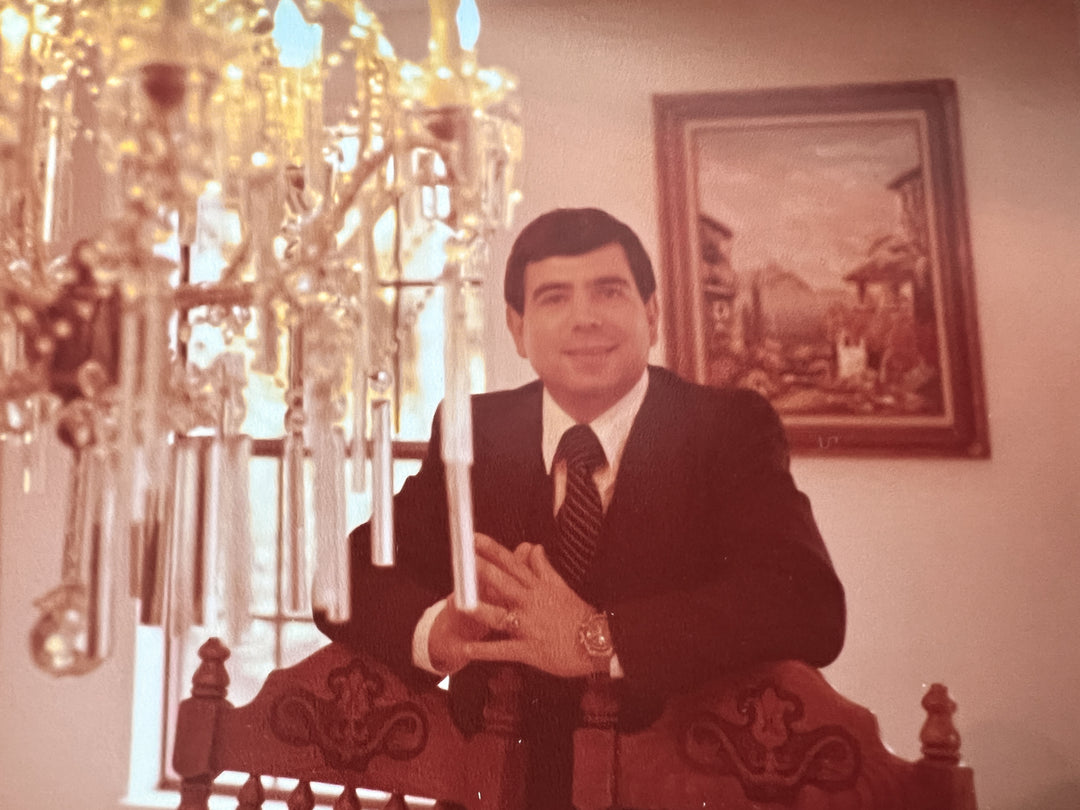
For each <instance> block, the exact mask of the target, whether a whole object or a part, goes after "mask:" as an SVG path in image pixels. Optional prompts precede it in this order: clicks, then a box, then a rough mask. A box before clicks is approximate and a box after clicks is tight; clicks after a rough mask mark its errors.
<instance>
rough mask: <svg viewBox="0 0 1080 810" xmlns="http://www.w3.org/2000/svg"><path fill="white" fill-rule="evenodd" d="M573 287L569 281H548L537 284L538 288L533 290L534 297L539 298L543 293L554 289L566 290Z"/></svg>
mask: <svg viewBox="0 0 1080 810" xmlns="http://www.w3.org/2000/svg"><path fill="white" fill-rule="evenodd" d="M570 287H571V285H570V283H569V282H567V281H548V282H545V283H544V284H539V285H537V287H536V289H534V290H533V291H532V296H531V297H532V298H539V297H540V296H541V295H543V294H544V293H547V292H552V291H565V290H569V289H570Z"/></svg>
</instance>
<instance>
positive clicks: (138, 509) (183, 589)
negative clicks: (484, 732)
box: [0, 0, 521, 674]
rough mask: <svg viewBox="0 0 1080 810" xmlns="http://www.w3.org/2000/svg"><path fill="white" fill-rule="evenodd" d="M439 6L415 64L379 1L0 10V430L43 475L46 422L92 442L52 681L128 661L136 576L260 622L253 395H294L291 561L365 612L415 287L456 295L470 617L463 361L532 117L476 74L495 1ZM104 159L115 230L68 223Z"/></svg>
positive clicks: (286, 493)
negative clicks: (349, 517) (372, 6)
mask: <svg viewBox="0 0 1080 810" xmlns="http://www.w3.org/2000/svg"><path fill="white" fill-rule="evenodd" d="M430 18H431V35H430V44H429V54H428V56H427V58H426V59H425V60H424V61H422V62H420V63H413V62H409V61H407V60H404V59H402V58H399V57H398V56H396V55H395V53H394V51H393V49H392V48H391V46H390V44H389V43H388V42H387V40H386V38H385V36H384V35H383V33H382V29H381V25H380V23H379V21H378V20H377V18H376V17H375V16H374V15H373V14H372V13H371V12H370V11H369V10H368V9H367V8H366V7H365V5H364V4H363V3H362V2H360V0H280V3H279V4H278V5H277V7H276V9H272V8H268V7H266V6H264V5H263V4H262V3H260V2H255V0H67V1H66V2H64V1H63V0H56V1H54V2H29V1H28V0H16V2H14V3H12V2H8V3H5V4H4V5H3V10H2V12H0V21H2V40H0V59H2V62H3V76H2V79H0V81H2V84H0V88H2V90H0V438H2V439H3V440H4V441H5V446H6V447H7V448H9V450H11V449H14V450H15V451H17V452H18V453H19V454H20V457H21V458H22V459H23V460H24V461H23V465H24V469H23V477H24V481H25V482H26V483H25V486H27V487H33V486H41V475H39V474H38V471H37V469H36V466H35V465H36V464H37V462H36V461H35V459H36V458H37V457H38V455H39V454H38V453H37V452H36V451H35V448H38V447H41V446H42V445H43V437H44V434H45V432H47V431H56V433H57V435H58V436H59V438H60V439H61V440H62V441H63V442H64V443H65V444H66V445H68V446H69V447H70V448H71V450H72V453H73V464H72V474H71V481H70V492H69V508H68V513H67V516H66V528H65V534H64V549H63V562H62V577H61V580H62V581H61V583H60V585H59V586H58V587H57V588H56V589H54V590H53V591H51V592H50V593H48V594H46V595H45V596H44V597H42V598H41V599H40V600H39V603H38V604H39V607H40V608H41V611H42V613H41V618H40V620H39V621H38V623H37V625H36V626H35V628H34V630H33V632H32V638H31V647H32V651H33V655H34V658H35V660H36V661H37V663H38V664H39V665H40V666H42V667H43V668H45V669H46V670H48V671H50V672H53V673H55V674H77V673H80V672H85V671H88V670H90V669H92V668H93V667H94V666H96V665H97V664H98V663H99V662H100V661H101V660H102V659H103V658H104V657H105V656H106V655H107V654H108V650H109V627H110V619H109V616H110V606H111V603H112V601H113V592H114V590H116V589H117V588H119V587H120V586H121V584H122V583H123V584H124V587H125V588H126V587H128V586H127V583H128V582H130V583H131V585H130V589H131V591H132V593H133V595H135V596H139V597H141V598H142V599H143V601H144V604H143V605H142V612H143V615H144V617H145V616H151V617H153V618H155V619H157V620H163V621H171V622H173V623H178V624H179V625H183V624H185V623H191V622H193V621H195V620H196V619H198V620H201V621H203V622H205V623H208V624H211V623H213V622H215V621H217V622H221V623H224V624H225V625H235V624H236V623H237V622H240V621H242V614H243V613H245V612H246V608H247V606H246V604H245V599H246V596H245V592H244V580H245V577H244V571H245V569H247V570H249V569H250V566H251V560H250V548H251V544H250V538H249V537H248V533H249V530H248V520H247V519H246V517H245V514H246V511H247V508H248V507H247V489H248V486H247V470H248V466H249V465H248V462H249V460H250V456H251V453H252V443H253V440H252V438H251V437H250V435H249V433H248V431H247V430H246V427H245V424H246V420H247V419H248V405H249V403H250V401H251V397H252V392H253V391H254V390H256V389H258V390H259V391H267V390H272V391H277V398H278V400H279V402H280V409H279V411H278V414H279V416H280V426H279V428H278V434H277V435H278V438H277V439H276V441H278V442H279V445H278V452H280V455H281V459H282V481H281V493H280V497H281V502H282V516H283V520H282V525H283V531H284V534H285V542H286V543H287V544H288V546H289V547H290V549H291V553H292V555H293V557H294V558H295V559H297V560H304V559H309V560H312V563H311V565H310V566H309V569H310V572H311V573H309V574H303V572H301V571H297V572H294V574H295V575H297V576H301V577H306V581H308V582H310V600H311V605H310V606H311V607H313V608H315V609H321V610H325V611H327V613H328V614H329V616H330V617H331V618H335V619H339V620H340V619H344V618H346V617H347V613H348V601H349V597H348V594H349V587H348V581H347V576H348V563H347V549H346V535H347V528H348V527H347V526H346V519H345V508H344V503H345V492H346V488H347V487H352V488H353V489H354V490H357V491H366V492H367V493H368V494H369V495H370V498H371V503H372V507H373V516H372V520H373V554H374V556H375V562H376V564H381V565H390V564H392V563H393V526H392V517H391V510H390V496H391V477H390V459H391V445H390V442H391V439H392V436H393V433H394V419H395V415H397V414H398V413H399V411H400V408H401V402H402V399H403V398H404V397H406V396H407V394H408V385H409V383H408V380H409V379H410V377H411V376H412V372H411V371H410V368H409V366H410V364H416V363H419V362H420V358H418V357H416V356H409V355H408V353H407V352H403V351H402V346H403V345H405V344H407V343H408V335H407V333H408V330H409V328H410V324H409V319H408V318H407V317H402V316H401V313H402V299H403V296H404V294H405V293H406V292H408V291H409V290H412V289H414V288H421V289H423V290H426V291H428V292H429V293H431V296H430V300H437V299H438V298H441V300H442V306H443V307H444V319H443V320H444V324H445V334H444V338H443V343H444V346H445V353H444V357H443V358H440V361H441V362H442V363H443V365H444V369H445V396H444V404H443V407H442V411H441V418H442V437H443V438H442V453H443V456H444V458H445V459H446V462H447V490H448V499H449V501H448V502H449V505H450V513H451V524H452V527H453V530H452V535H453V559H454V566H455V592H456V593H457V595H458V596H457V598H458V599H459V600H460V601H461V604H462V606H463V607H464V608H466V609H468V608H469V607H471V606H474V605H475V604H476V599H477V596H476V583H475V566H474V559H473V555H472V548H471V543H472V524H471V521H472V504H471V496H470V492H469V487H468V475H469V466H470V463H471V453H472V428H471V422H470V410H469V398H468V395H469V391H470V388H471V379H470V365H471V364H473V365H474V364H475V361H476V359H477V358H478V355H479V345H478V329H479V325H480V324H479V321H478V317H479V310H480V305H479V283H480V281H481V277H482V271H483V269H484V265H485V259H486V252H485V245H486V241H487V239H488V238H489V237H490V235H491V234H492V232H493V231H494V230H495V229H498V228H501V227H506V226H507V225H508V224H509V220H510V216H511V213H512V208H513V203H514V202H515V201H516V198H517V192H516V191H515V190H514V182H513V171H514V168H515V166H516V164H517V162H518V161H519V159H520V154H521V130H520V126H519V122H518V116H517V111H516V107H515V100H514V80H513V79H512V78H511V77H510V76H508V75H507V74H505V73H503V72H501V71H499V70H495V69H490V68H481V67H479V66H478V64H477V61H476V56H475V52H474V47H475V42H476V37H477V33H478V29H479V18H478V14H477V11H476V7H475V4H474V3H472V2H471V0H462V2H460V3H458V2H457V0H430ZM342 88H345V90H344V91H343V90H342ZM87 155H89V157H90V160H89V161H88V160H87V159H86V156H87ZM80 156H82V160H79V159H78V158H80ZM87 163H89V164H92V165H93V166H94V167H100V185H101V190H100V194H99V195H96V196H95V197H94V199H95V200H100V207H101V209H102V211H103V212H104V218H103V221H104V225H103V226H102V227H100V228H97V229H95V232H94V233H76V232H75V227H74V225H73V223H74V221H75V218H74V217H73V216H72V206H73V204H74V201H75V200H77V199H78V200H81V201H83V202H82V204H85V201H86V200H87V199H90V196H89V195H88V194H87V193H86V190H85V188H81V187H80V183H83V182H85V175H86V170H85V166H86V164H87ZM80 167H82V168H81V169H80ZM80 172H82V174H80ZM427 361H428V362H430V358H427ZM365 459H370V474H366V472H365V467H366V464H365ZM349 469H351V470H352V475H351V476H347V475H346V472H347V470H349ZM305 476H307V478H306V479H305ZM347 479H349V480H347ZM309 491H310V492H311V493H312V494H313V498H314V503H315V506H316V508H314V509H312V510H310V513H311V514H312V515H313V518H314V520H313V523H312V525H308V520H307V517H306V516H307V515H308V513H309V510H307V509H305V507H304V504H305V497H307V495H306V493H308V492H309ZM193 538H198V541H197V542H196V541H195V540H194V539H193ZM4 539H5V540H6V539H8V538H4ZM215 566H217V570H218V571H221V570H225V571H228V572H229V576H228V577H227V580H228V581H229V582H230V584H231V586H232V587H231V590H229V591H227V592H226V593H224V594H222V593H218V592H217V591H215V590H214V589H213V588H210V587H205V583H206V582H208V581H210V580H211V579H212V577H211V576H210V574H208V573H207V572H208V571H210V570H211V569H213V568H214V567H215ZM196 579H198V580H199V581H200V582H201V583H203V586H204V587H194V586H193V583H194V582H195V580H196ZM162 592H164V593H165V594H166V596H164V597H162ZM196 603H197V604H196ZM174 629H176V628H175V627H174Z"/></svg>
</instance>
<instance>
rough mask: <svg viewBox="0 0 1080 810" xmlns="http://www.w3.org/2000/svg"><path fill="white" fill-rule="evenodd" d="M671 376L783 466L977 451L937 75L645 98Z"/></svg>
mask: <svg viewBox="0 0 1080 810" xmlns="http://www.w3.org/2000/svg"><path fill="white" fill-rule="evenodd" d="M653 113H654V127H655V136H656V159H657V179H658V183H659V188H658V192H659V194H658V196H659V204H660V236H661V244H662V262H663V271H662V281H661V283H662V288H661V295H662V298H663V304H664V318H665V323H666V327H665V328H666V332H665V337H666V343H667V354H668V365H669V366H670V367H671V368H673V369H674V370H675V371H677V372H678V373H680V374H682V375H683V376H685V377H687V378H689V379H693V380H697V381H699V382H704V383H707V384H713V385H740V386H744V387H751V388H755V389H757V390H759V391H760V392H761V393H763V394H764V395H765V396H766V397H768V399H769V400H770V401H771V402H772V403H773V405H774V406H775V407H776V409H777V411H778V412H779V413H780V416H781V418H782V420H783V422H784V426H785V429H786V430H787V432H788V436H789V440H790V442H791V445H792V448H793V450H794V451H796V452H804V453H816V454H847V455H850V454H871V455H947V456H965V457H974V458H980V457H986V456H988V455H989V440H988V429H987V421H986V406H985V398H984V393H983V383H982V368H981V358H980V350H979V340H978V325H977V321H976V315H975V294H974V286H973V274H972V265H971V251H970V242H969V236H968V219H967V207H966V198H965V191H964V182H963V171H962V163H961V155H960V136H959V125H958V104H957V93H956V86H955V84H954V83H953V82H952V81H951V80H944V79H942V80H929V81H916V82H901V83H888V84H866V85H843V86H834V87H813V88H784V89H773V90H753V91H738V92H718V93H692V94H664V95H655V96H654V97H653Z"/></svg>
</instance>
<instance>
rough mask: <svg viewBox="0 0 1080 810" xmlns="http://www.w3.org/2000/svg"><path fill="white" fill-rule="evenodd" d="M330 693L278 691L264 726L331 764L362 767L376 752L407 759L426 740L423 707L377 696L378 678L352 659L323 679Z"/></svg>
mask: <svg viewBox="0 0 1080 810" xmlns="http://www.w3.org/2000/svg"><path fill="white" fill-rule="evenodd" d="M326 686H327V689H328V690H329V692H330V695H331V697H330V698H324V697H320V696H318V695H316V694H315V693H314V692H311V691H309V690H306V689H294V690H292V691H289V692H286V693H284V694H282V695H281V696H280V697H278V698H277V700H275V701H274V703H273V705H272V706H271V709H270V727H271V730H272V731H273V733H274V735H275V736H276V737H277V738H278V739H280V740H282V741H283V742H286V743H289V744H291V745H296V746H304V745H314V746H315V747H316V748H317V749H318V750H319V751H320V752H321V753H322V755H323V758H324V759H325V761H326V764H327V765H329V766H330V767H331V768H334V769H340V770H351V771H357V772H363V771H364V770H366V769H367V766H368V763H370V762H371V760H372V759H373V758H374V757H376V756H386V757H389V758H391V759H398V760H406V759H412V758H414V757H416V756H417V755H419V754H420V752H421V751H423V750H424V746H425V745H426V744H427V737H428V723H427V718H426V716H425V714H424V711H423V710H422V709H421V708H420V706H418V705H417V704H416V703H413V702H411V701H395V700H392V699H388V698H385V697H383V692H384V691H385V684H384V682H383V679H382V677H381V676H380V675H379V674H378V673H376V672H374V671H372V670H371V669H369V668H368V667H367V666H365V664H364V662H363V661H362V660H360V659H353V660H352V661H351V662H350V663H349V664H348V665H347V666H344V667H338V668H337V669H334V670H332V671H331V672H330V674H329V675H328V676H327V679H326Z"/></svg>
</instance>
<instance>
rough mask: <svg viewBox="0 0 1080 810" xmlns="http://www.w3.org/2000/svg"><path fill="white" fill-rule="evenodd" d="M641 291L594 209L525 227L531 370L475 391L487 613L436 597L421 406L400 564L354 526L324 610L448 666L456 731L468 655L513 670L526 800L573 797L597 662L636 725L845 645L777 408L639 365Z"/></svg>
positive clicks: (520, 305) (628, 258)
mask: <svg viewBox="0 0 1080 810" xmlns="http://www.w3.org/2000/svg"><path fill="white" fill-rule="evenodd" d="M655 287H656V282H655V279H654V276H653V272H652V265H651V263H650V261H649V258H648V255H647V254H646V252H645V250H644V248H643V246H642V245H641V242H640V240H639V239H638V238H637V236H636V235H635V234H634V233H633V231H632V230H631V229H630V228H628V227H627V226H626V225H624V224H623V223H621V222H619V221H618V220H616V219H614V218H613V217H611V216H610V215H608V214H606V213H604V212H602V211H599V210H596V209H558V210H555V211H552V212H549V213H547V214H544V215H543V216H541V217H539V218H537V219H536V220H534V221H533V222H532V223H530V224H529V225H528V226H526V228H525V229H524V230H523V231H522V233H521V234H520V235H519V237H518V239H517V241H516V242H515V244H514V247H513V249H512V251H511V254H510V257H509V259H508V261H507V267H506V278H505V290H504V292H505V298H506V301H507V325H508V327H509V329H510V333H511V335H512V337H513V339H514V343H515V346H516V347H517V350H518V353H519V354H520V355H521V356H522V357H525V358H527V359H528V360H529V362H530V363H531V364H532V366H533V368H534V369H535V370H536V372H537V374H538V376H539V379H538V380H536V381H534V382H532V383H529V384H527V385H525V386H522V387H521V388H518V389H516V390H512V391H499V392H494V393H490V394H482V395H478V396H475V397H474V398H473V424H474V466H473V474H472V482H473V498H474V505H475V526H476V531H477V538H476V541H477V551H478V555H479V565H478V569H479V578H480V585H481V596H482V602H483V603H482V605H481V607H480V608H479V610H477V611H475V612H473V613H470V614H465V613H463V612H461V611H459V610H458V609H457V608H456V607H455V605H454V601H453V600H452V599H448V598H446V597H447V595H448V594H449V592H450V590H451V588H452V584H451V568H450V552H449V539H448V534H449V529H448V521H447V509H446V503H445V500H446V498H445V491H446V490H445V482H444V475H443V466H442V463H441V461H440V458H439V447H440V441H439V436H438V430H439V420H438V419H436V420H435V423H434V427H433V431H432V439H431V443H430V445H429V448H430V450H429V452H428V457H427V458H426V460H425V461H424V463H423V465H422V467H421V469H420V472H419V473H417V475H415V476H413V477H412V478H410V479H409V480H408V481H407V482H406V483H405V485H404V486H403V488H402V490H401V492H400V494H399V495H398V496H397V498H396V499H395V508H394V519H395V524H396V543H397V565H396V566H395V567H394V568H391V569H379V568H375V567H373V566H372V565H371V564H370V550H369V549H370V540H369V538H370V532H369V529H368V527H367V526H366V525H365V526H361V527H359V528H358V529H356V530H355V531H354V532H353V534H352V538H351V542H352V553H353V558H352V566H353V570H352V583H353V591H352V619H351V620H350V622H349V623H348V624H346V625H340V626H333V625H328V624H326V623H325V622H321V623H320V626H321V627H322V628H323V629H324V631H325V632H326V633H327V634H328V635H330V636H331V637H332V638H335V639H339V640H342V641H345V642H347V643H350V644H353V645H355V646H358V647H361V648H364V649H366V650H368V651H370V652H372V653H374V654H376V655H378V656H380V657H381V658H383V659H384V660H386V661H387V662H388V663H390V664H391V665H392V666H395V667H396V668H397V669H398V670H399V671H401V672H403V673H405V674H407V675H409V676H415V677H418V678H420V677H428V675H427V673H431V675H430V677H435V676H436V675H437V674H443V673H449V674H451V687H450V688H451V698H452V705H453V706H454V708H455V711H456V714H457V717H458V719H459V722H460V723H461V724H462V726H463V727H465V728H466V729H468V728H470V727H475V726H476V723H477V721H478V717H477V713H478V711H479V707H480V700H482V696H483V685H482V683H483V676H484V673H485V663H484V662H489V661H513V662H519V663H522V664H525V665H526V670H525V671H526V674H527V683H526V686H527V690H528V694H529V707H530V708H529V711H528V713H527V716H526V718H525V722H526V734H527V736H528V738H529V739H530V743H531V744H532V748H531V750H532V751H533V752H534V753H533V755H532V758H531V769H530V776H529V780H528V785H527V795H528V796H529V800H530V803H531V804H532V805H533V806H534V807H545V808H546V807H563V808H565V807H568V806H569V798H568V797H569V779H570V768H571V758H570V757H571V749H570V732H571V730H572V728H573V726H574V724H575V723H576V719H577V718H576V714H575V712H576V706H577V703H576V701H577V698H578V696H579V695H580V692H581V686H582V684H583V682H584V681H583V679H584V678H585V677H586V676H588V675H590V674H591V673H595V672H606V673H609V674H610V675H612V676H613V677H614V678H615V679H616V683H617V684H618V686H619V688H620V690H621V691H622V705H623V706H624V709H625V716H624V717H623V718H621V719H622V721H623V722H624V724H626V725H628V726H630V727H633V726H637V725H640V724H643V723H647V722H649V721H651V720H652V719H653V718H654V717H655V716H656V713H657V712H658V711H659V707H660V705H661V703H662V701H663V699H664V698H665V697H666V696H668V695H670V694H672V693H675V692H678V691H680V690H685V689H688V688H691V687H694V686H695V685H698V684H700V683H702V682H703V681H705V680H707V679H709V678H710V677H714V676H716V675H717V674H719V673H720V672H722V671H724V670H729V669H735V668H739V667H744V666H747V665H751V664H754V663H759V662H762V661H768V660H779V659H789V658H797V659H802V660H804V661H807V662H808V663H810V664H812V665H815V666H824V665H825V664H827V663H829V662H830V661H832V660H833V659H834V658H835V657H836V655H837V654H838V653H839V651H840V647H841V645H842V644H843V635H844V620H845V613H844V595H843V589H842V587H841V585H840V583H839V581H838V579H837V577H836V575H835V573H834V572H833V568H832V565H831V562H830V560H829V556H828V553H827V552H826V550H825V546H824V543H823V542H822V539H821V536H820V534H819V532H818V529H817V526H816V524H815V522H814V518H813V515H812V513H811V509H810V504H809V501H808V499H807V498H806V496H805V495H803V494H802V493H801V492H799V491H798V490H797V489H796V487H795V484H794V482H793V480H792V478H791V475H790V473H789V471H788V450H787V444H786V440H785V438H784V433H783V429H782V427H781V424H780V421H779V419H778V417H777V415H776V413H775V412H774V411H773V409H772V407H771V406H770V405H769V404H768V402H767V401H765V400H764V399H762V398H761V397H760V396H758V395H757V394H755V393H753V392H750V391H746V390H737V389H711V388H706V387H704V386H699V385H696V384H692V383H688V382H686V381H683V380H681V379H679V378H677V377H676V376H675V375H673V374H671V373H670V372H668V371H666V370H664V369H661V368H657V367H651V366H649V365H648V352H649V349H650V347H651V346H652V345H654V344H655V342H656V338H657V330H658V319H659V316H658V306H657V301H656V297H655V294H654V293H655ZM576 425H588V426H589V430H586V429H585V428H578V427H574V426H576ZM571 427H574V430H573V434H574V435H575V436H578V437H581V436H585V437H586V438H585V439H584V440H583V441H584V443H585V445H587V446H588V447H589V448H590V449H589V450H588V451H582V453H585V454H586V455H590V454H591V456H595V459H594V460H593V461H592V462H591V463H590V464H588V465H587V466H586V467H585V468H582V467H580V465H579V464H578V461H577V458H578V456H576V455H574V452H575V451H574V450H568V451H565V452H564V448H565V445H566V444H569V443H570V442H569V436H570V432H569V431H568V428H571ZM584 463H585V462H582V464H584ZM582 469H584V472H582ZM582 504H584V505H582Z"/></svg>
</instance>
